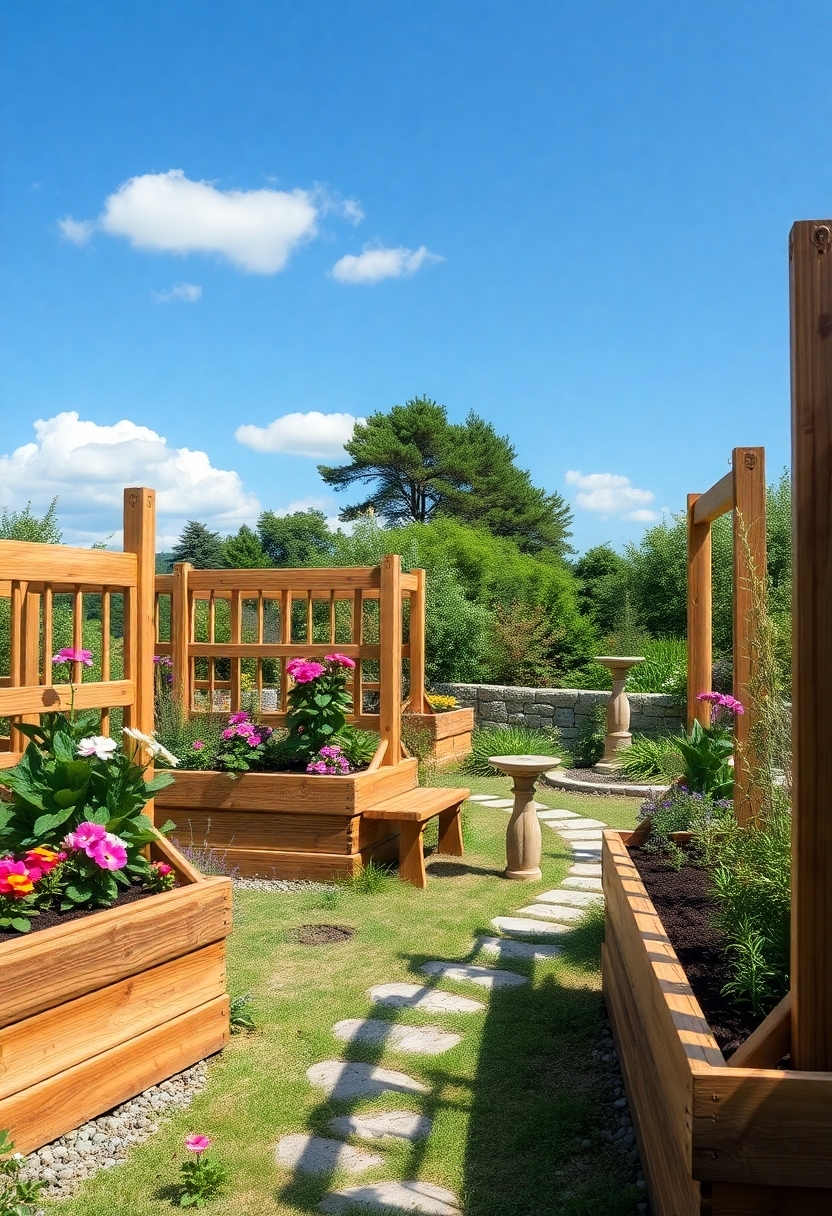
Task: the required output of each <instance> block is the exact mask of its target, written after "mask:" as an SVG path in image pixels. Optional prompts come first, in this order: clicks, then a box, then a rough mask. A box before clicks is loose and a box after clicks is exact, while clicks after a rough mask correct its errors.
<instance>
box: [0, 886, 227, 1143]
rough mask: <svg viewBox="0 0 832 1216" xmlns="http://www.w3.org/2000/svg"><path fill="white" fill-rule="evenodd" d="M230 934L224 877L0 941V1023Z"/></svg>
mask: <svg viewBox="0 0 832 1216" xmlns="http://www.w3.org/2000/svg"><path fill="white" fill-rule="evenodd" d="M230 931H231V882H230V880H229V879H227V878H206V879H205V881H204V882H200V883H196V884H193V885H191V886H187V887H179V888H177V889H176V890H174V891H167V892H165V893H164V894H162V895H154V896H150V897H148V898H147V899H142V900H139V901H137V902H136V903H133V904H128V905H126V906H125V907H122V908H107V909H105V910H103V911H101V912H96V913H95V914H94V915H92V916H86V917H83V918H82V919H80V920H75V921H70V922H69V923H68V924H65V925H57V926H55V927H54V928H51V929H42V930H40V931H38V932H37V933H33V934H31V936H26V937H21V938H20V939H18V940H15V941H7V942H3V943H2V945H0V991H2V993H3V1002H2V1005H0V1025H2V1026H8V1025H10V1024H11V1023H13V1022H17V1021H19V1020H20V1019H21V1018H26V1017H32V1016H33V1015H34V1014H36V1013H41V1012H43V1011H44V1010H46V1009H52V1008H54V1007H55V1006H56V1005H60V1004H62V1003H63V1002H65V1001H70V1000H74V999H75V998H76V997H80V996H84V995H86V993H88V992H94V991H95V990H96V989H98V988H103V987H106V986H107V985H109V984H113V983H117V982H118V981H119V980H123V979H127V978H128V977H129V976H132V975H137V974H138V973H139V972H140V971H144V970H146V969H147V968H148V967H155V966H158V965H159V964H161V963H164V962H167V961H168V960H169V959H172V958H178V957H179V956H180V955H183V954H187V953H189V952H190V951H192V950H197V949H199V948H200V947H201V946H207V945H210V944H211V943H212V942H216V941H222V940H223V939H224V938H225V937H227V936H228V934H229V932H230ZM0 1126H3V1125H2V1124H0Z"/></svg>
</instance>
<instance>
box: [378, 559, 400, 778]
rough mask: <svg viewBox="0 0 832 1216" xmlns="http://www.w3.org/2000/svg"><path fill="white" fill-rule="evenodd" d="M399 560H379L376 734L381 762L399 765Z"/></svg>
mask: <svg viewBox="0 0 832 1216" xmlns="http://www.w3.org/2000/svg"><path fill="white" fill-rule="evenodd" d="M401 583H402V563H401V558H400V557H399V555H398V554H397V553H390V554H387V555H386V556H385V557H383V558H382V559H381V590H380V592H379V707H378V710H379V734H380V736H381V740H382V742H384V740H385V739H386V740H387V751H386V752H385V753H384V756H383V758H382V761H381V763H382V765H390V764H398V763H399V760H400V759H401V741H402V585H401Z"/></svg>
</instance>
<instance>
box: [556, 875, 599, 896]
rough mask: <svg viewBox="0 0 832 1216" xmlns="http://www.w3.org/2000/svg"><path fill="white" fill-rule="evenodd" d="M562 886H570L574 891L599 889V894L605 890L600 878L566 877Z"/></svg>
mask: <svg viewBox="0 0 832 1216" xmlns="http://www.w3.org/2000/svg"><path fill="white" fill-rule="evenodd" d="M561 886H562V887H569V888H570V890H572V891H597V892H598V893H599V894H600V893H601V892H603V890H604V884H603V883H602V882H601V879H600V878H564V880H563V882H562V883H561Z"/></svg>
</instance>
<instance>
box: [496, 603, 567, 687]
mask: <svg viewBox="0 0 832 1216" xmlns="http://www.w3.org/2000/svg"><path fill="white" fill-rule="evenodd" d="M492 637H493V644H492V651H491V663H490V667H491V672H490V674H491V677H492V678H493V679H494V680H495V681H496V683H498V684H517V685H521V686H525V687H527V688H551V687H552V685H554V684H555V682H556V680H557V677H558V644H559V642H560V640H561V633H560V631H559V630H558V629H557V628H556V627H554V626H553V625H552V623H551V622H550V620H549V618H548V616H547V615H546V609H545V608H544V607H543V605H542V604H538V605H537V606H536V607H533V608H532V607H529V606H528V605H526V604H521V603H520V601H519V600H512V602H511V604H509V605H505V604H499V603H498V604H497V605H495V620H494V624H493V626H492Z"/></svg>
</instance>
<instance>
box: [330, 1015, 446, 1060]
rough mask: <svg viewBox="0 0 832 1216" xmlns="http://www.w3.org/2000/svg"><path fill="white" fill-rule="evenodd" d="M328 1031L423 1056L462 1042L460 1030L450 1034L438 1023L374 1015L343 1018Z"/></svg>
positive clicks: (350, 1039)
mask: <svg viewBox="0 0 832 1216" xmlns="http://www.w3.org/2000/svg"><path fill="white" fill-rule="evenodd" d="M332 1033H333V1034H334V1035H335V1037H336V1039H341V1040H342V1041H343V1042H344V1043H383V1044H384V1045H385V1046H389V1047H392V1048H394V1049H395V1050H396V1051H406V1052H413V1053H414V1054H418V1055H424V1056H441V1055H442V1052H443V1051H450V1050H451V1048H452V1047H456V1045H457V1043H461V1042H462V1035H461V1034H451V1033H450V1032H449V1031H447V1030H443V1029H442V1028H441V1026H400V1025H398V1024H397V1023H396V1022H380V1021H378V1020H377V1019H375V1018H345V1019H344V1021H343V1022H336V1023H335V1025H334V1026H333V1027H332Z"/></svg>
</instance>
